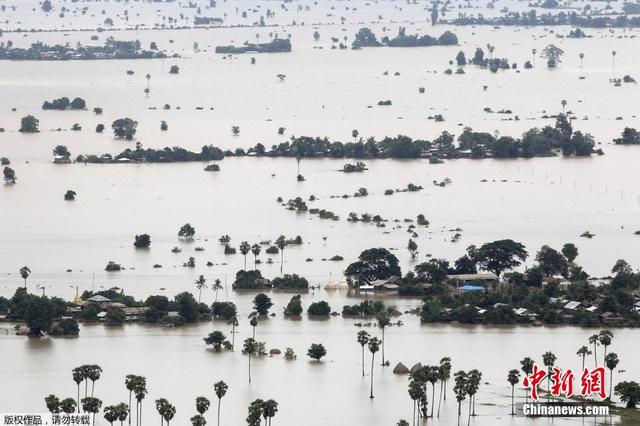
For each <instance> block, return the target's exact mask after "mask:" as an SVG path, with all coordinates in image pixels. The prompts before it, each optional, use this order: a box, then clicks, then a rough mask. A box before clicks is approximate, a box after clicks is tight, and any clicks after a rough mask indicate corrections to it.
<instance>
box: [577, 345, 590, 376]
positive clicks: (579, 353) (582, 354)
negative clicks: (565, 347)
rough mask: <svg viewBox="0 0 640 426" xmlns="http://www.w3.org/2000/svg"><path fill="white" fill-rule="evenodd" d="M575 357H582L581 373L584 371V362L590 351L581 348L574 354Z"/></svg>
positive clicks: (583, 347) (584, 347)
mask: <svg viewBox="0 0 640 426" xmlns="http://www.w3.org/2000/svg"><path fill="white" fill-rule="evenodd" d="M576 355H578V356H581V357H582V371H584V360H585V358H586V356H587V355H591V351H590V350H589V348H588V347H586V346H582V347H581V348H580V349H578V352H576Z"/></svg>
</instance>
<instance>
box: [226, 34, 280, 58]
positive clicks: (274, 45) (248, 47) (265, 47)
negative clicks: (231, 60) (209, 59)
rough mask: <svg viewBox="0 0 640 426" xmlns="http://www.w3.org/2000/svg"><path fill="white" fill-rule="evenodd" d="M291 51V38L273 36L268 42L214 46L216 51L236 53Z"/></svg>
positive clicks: (227, 53) (228, 53) (229, 53)
mask: <svg viewBox="0 0 640 426" xmlns="http://www.w3.org/2000/svg"><path fill="white" fill-rule="evenodd" d="M249 52H250V53H278V52H291V40H289V39H286V38H284V39H281V38H274V39H273V40H271V41H270V42H268V43H246V44H245V45H244V46H216V53H222V54H225V55H238V54H241V53H249Z"/></svg>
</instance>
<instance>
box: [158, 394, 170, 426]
mask: <svg viewBox="0 0 640 426" xmlns="http://www.w3.org/2000/svg"><path fill="white" fill-rule="evenodd" d="M168 404H169V401H167V400H166V399H164V398H160V399H156V411H157V412H158V415H159V416H160V425H162V424H163V423H164V413H165V410H166V409H167V405H168Z"/></svg>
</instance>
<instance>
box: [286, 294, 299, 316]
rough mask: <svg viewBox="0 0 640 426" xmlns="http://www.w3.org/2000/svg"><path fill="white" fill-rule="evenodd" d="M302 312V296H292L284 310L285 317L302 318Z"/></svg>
mask: <svg viewBox="0 0 640 426" xmlns="http://www.w3.org/2000/svg"><path fill="white" fill-rule="evenodd" d="M302 311H303V310H302V301H301V296H300V295H299V294H298V295H296V296H292V297H291V300H289V303H287V306H286V307H285V308H284V316H286V317H289V316H300V314H302Z"/></svg>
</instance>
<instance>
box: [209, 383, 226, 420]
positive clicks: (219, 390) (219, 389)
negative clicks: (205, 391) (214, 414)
mask: <svg viewBox="0 0 640 426" xmlns="http://www.w3.org/2000/svg"><path fill="white" fill-rule="evenodd" d="M228 389H229V386H228V385H227V384H226V383H225V382H223V381H222V380H220V381H219V382H216V383H215V384H214V385H213V390H214V391H215V393H216V396H217V397H218V426H220V405H222V398H223V397H224V396H225V395H226V394H227V390H228Z"/></svg>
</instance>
